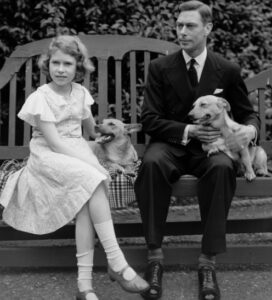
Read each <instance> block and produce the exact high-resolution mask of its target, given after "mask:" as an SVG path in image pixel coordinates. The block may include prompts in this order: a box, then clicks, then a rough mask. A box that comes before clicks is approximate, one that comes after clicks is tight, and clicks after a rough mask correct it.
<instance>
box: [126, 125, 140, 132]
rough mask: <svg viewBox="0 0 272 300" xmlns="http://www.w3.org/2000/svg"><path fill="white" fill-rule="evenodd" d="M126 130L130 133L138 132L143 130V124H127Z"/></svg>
mask: <svg viewBox="0 0 272 300" xmlns="http://www.w3.org/2000/svg"><path fill="white" fill-rule="evenodd" d="M125 130H126V131H127V133H128V134H131V133H132V132H138V131H141V130H142V124H140V123H133V124H125Z"/></svg>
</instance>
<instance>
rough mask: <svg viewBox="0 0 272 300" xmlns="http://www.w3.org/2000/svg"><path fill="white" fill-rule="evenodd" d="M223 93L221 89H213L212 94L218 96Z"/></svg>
mask: <svg viewBox="0 0 272 300" xmlns="http://www.w3.org/2000/svg"><path fill="white" fill-rule="evenodd" d="M222 92H223V89H215V91H214V92H213V94H214V95H215V94H220V93H222Z"/></svg>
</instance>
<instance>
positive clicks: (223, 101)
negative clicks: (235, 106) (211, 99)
mask: <svg viewBox="0 0 272 300" xmlns="http://www.w3.org/2000/svg"><path fill="white" fill-rule="evenodd" d="M217 105H218V107H220V108H223V107H224V108H225V110H226V111H230V104H229V102H228V101H227V100H226V99H224V98H222V97H218V98H217Z"/></svg>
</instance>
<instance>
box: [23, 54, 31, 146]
mask: <svg viewBox="0 0 272 300" xmlns="http://www.w3.org/2000/svg"><path fill="white" fill-rule="evenodd" d="M31 92H32V59H29V60H28V61H27V62H26V68H25V99H27V97H28V96H29V95H30V94H31ZM30 133H31V128H30V125H29V124H27V123H26V122H24V145H28V143H29V141H30Z"/></svg>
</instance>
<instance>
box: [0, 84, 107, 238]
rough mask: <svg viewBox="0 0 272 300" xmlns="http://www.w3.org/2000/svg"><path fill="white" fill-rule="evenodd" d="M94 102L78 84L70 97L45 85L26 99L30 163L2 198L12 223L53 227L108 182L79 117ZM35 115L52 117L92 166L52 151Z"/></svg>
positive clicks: (42, 229) (40, 230) (32, 228)
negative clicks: (29, 137) (83, 131)
mask: <svg viewBox="0 0 272 300" xmlns="http://www.w3.org/2000/svg"><path fill="white" fill-rule="evenodd" d="M93 102H94V101H93V98H92V97H91V95H90V94H89V92H88V91H87V89H85V88H84V87H83V86H81V85H80V84H77V83H73V84H72V92H71V95H70V96H69V97H67V98H64V97H63V96H60V95H59V94H57V93H55V92H54V91H53V90H52V89H51V88H50V87H49V86H48V85H47V84H45V85H43V86H41V87H40V88H38V89H37V90H36V91H35V92H34V93H32V94H31V95H30V96H29V97H28V98H27V100H26V102H25V104H24V105H23V107H22V109H21V110H20V112H19V114H18V117H19V118H21V119H22V120H24V121H26V122H27V123H29V124H30V125H31V126H33V133H32V139H31V141H30V156H29V159H28V161H27V165H26V166H25V167H23V168H22V169H20V170H19V171H17V172H15V173H14V174H12V175H11V176H10V177H9V179H8V181H7V183H6V185H5V188H4V190H3V192H2V194H1V199H0V203H1V204H2V205H3V206H4V207H5V209H4V212H3V220H4V221H5V222H6V223H7V224H8V225H10V226H12V227H14V228H16V229H18V230H21V231H26V232H30V233H35V234H46V233H50V232H53V231H55V230H57V229H59V228H60V227H62V226H64V225H65V224H67V223H68V222H70V221H71V220H72V219H73V218H74V217H75V216H76V214H77V213H78V212H79V210H80V209H81V208H82V206H83V205H84V204H85V203H86V202H87V201H88V200H89V199H90V198H91V196H92V194H93V192H94V191H95V189H96V188H97V186H98V185H99V184H100V183H101V182H102V181H105V183H108V180H109V176H108V173H107V171H106V170H105V169H104V168H103V167H102V166H101V165H100V164H99V162H98V160H97V158H96V157H95V156H94V154H93V152H92V151H91V149H90V148H89V146H88V144H87V142H86V140H85V139H84V138H83V137H82V130H81V121H82V120H83V119H86V118H88V117H89V116H90V106H91V105H92V104H93ZM35 116H40V119H41V120H43V121H48V122H54V123H55V125H56V128H57V130H58V133H59V135H60V136H61V137H62V138H63V139H64V140H65V142H66V143H68V144H69V145H70V146H71V147H72V148H73V149H74V150H77V151H79V152H80V153H81V154H83V155H86V156H89V157H92V158H93V165H90V164H87V163H86V162H84V161H81V160H80V159H77V158H73V157H71V156H68V155H64V154H60V153H56V152H53V151H52V150H51V149H50V148H49V146H48V145H47V143H46V140H45V138H44V137H43V135H42V133H41V132H40V131H39V130H38V128H37V127H36V118H35Z"/></svg>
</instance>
